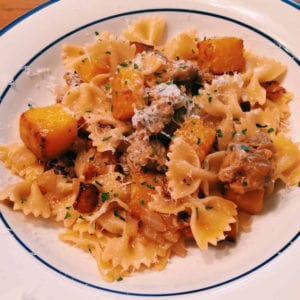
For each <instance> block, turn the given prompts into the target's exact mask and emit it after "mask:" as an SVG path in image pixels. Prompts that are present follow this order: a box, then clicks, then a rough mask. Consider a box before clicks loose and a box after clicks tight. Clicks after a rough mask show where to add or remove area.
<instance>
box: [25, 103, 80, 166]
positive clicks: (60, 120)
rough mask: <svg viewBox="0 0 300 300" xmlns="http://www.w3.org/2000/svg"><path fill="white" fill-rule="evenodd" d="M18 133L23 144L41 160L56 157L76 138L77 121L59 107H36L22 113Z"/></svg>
mask: <svg viewBox="0 0 300 300" xmlns="http://www.w3.org/2000/svg"><path fill="white" fill-rule="evenodd" d="M19 131H20V136H21V139H22V140H23V142H24V144H25V145H26V146H27V147H28V148H29V149H30V150H31V151H32V152H33V153H34V154H35V155H36V156H37V157H38V158H39V159H41V160H47V159H51V158H54V157H57V156H58V155H60V154H61V153H63V152H64V151H66V150H67V149H68V148H69V146H70V145H71V143H72V142H73V141H74V140H75V139H76V137H77V121H76V119H75V118H74V117H73V116H72V115H70V114H69V113H67V112H66V111H65V110H64V109H63V108H62V107H61V106H58V105H50V106H46V107H36V108H32V109H29V110H27V111H25V112H24V113H22V115H21V117H20V122H19Z"/></svg>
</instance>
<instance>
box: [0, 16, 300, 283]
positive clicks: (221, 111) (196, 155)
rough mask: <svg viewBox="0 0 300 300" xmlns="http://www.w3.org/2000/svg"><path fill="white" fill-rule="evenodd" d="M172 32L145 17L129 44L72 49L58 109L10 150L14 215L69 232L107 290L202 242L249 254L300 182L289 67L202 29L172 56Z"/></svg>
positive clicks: (124, 40)
mask: <svg viewBox="0 0 300 300" xmlns="http://www.w3.org/2000/svg"><path fill="white" fill-rule="evenodd" d="M165 33H166V21H165V20H164V19H163V18H162V17H159V16H154V17H145V18H143V19H139V20H137V21H135V22H133V23H131V24H130V25H129V26H128V28H126V29H124V32H123V35H122V36H118V37H116V36H114V35H113V34H110V33H109V32H103V33H100V34H99V33H97V35H96V37H95V41H94V42H92V43H90V44H87V45H65V46H64V47H63V50H62V52H63V53H62V57H63V65H64V67H65V74H64V76H63V78H64V86H63V87H62V88H60V89H59V92H58V94H57V96H56V100H55V102H56V103H53V105H50V106H48V107H30V109H29V110H28V111H25V112H24V113H23V114H22V116H21V118H20V134H21V138H22V143H19V144H18V143H14V144H11V145H1V146H0V159H1V161H2V162H3V163H4V166H5V167H6V168H8V169H10V170H11V172H12V173H14V174H16V175H18V176H19V177H20V178H21V181H20V182H19V183H17V184H12V185H9V186H7V187H5V188H3V189H2V191H1V193H0V200H1V201H2V203H3V204H6V203H11V204H12V207H13V209H14V210H21V211H22V212H23V213H24V214H25V215H29V214H32V215H33V216H35V217H42V218H45V219H53V220H55V221H57V222H59V223H60V224H61V225H62V226H64V227H66V231H65V232H64V233H61V234H60V236H59V237H60V239H61V240H62V241H65V242H68V243H70V244H72V245H75V246H78V247H80V248H82V249H83V250H84V251H86V252H88V253H90V254H91V255H92V256H93V258H94V259H95V260H96V262H97V265H98V268H99V271H100V273H101V275H102V276H103V278H104V279H105V280H107V281H114V280H120V279H122V278H123V277H125V276H128V275H129V274H131V273H132V272H136V271H142V270H145V269H156V270H162V269H164V268H165V266H166V265H167V263H168V261H169V259H170V257H171V256H172V255H180V256H185V255H187V252H188V247H187V246H186V242H187V241H188V240H191V241H194V242H195V244H196V245H197V246H198V247H199V248H200V249H201V250H204V249H207V248H208V247H211V246H216V247H217V246H218V245H219V243H221V242H222V241H231V242H237V241H238V237H239V234H241V233H242V231H244V230H245V229H247V230H248V229H249V218H250V216H251V215H253V214H259V213H260V212H261V211H262V210H263V207H264V199H265V197H266V196H268V195H270V194H271V193H272V192H273V188H274V185H275V183H276V181H278V180H281V181H282V182H284V183H285V184H287V185H296V184H298V182H299V180H300V151H299V147H298V146H297V144H296V143H294V142H293V141H291V140H290V139H289V138H288V137H287V135H286V127H285V126H282V125H283V124H287V122H288V118H289V115H290V113H289V107H288V103H289V101H290V100H291V99H292V95H291V93H289V92H288V91H286V90H285V88H284V87H283V86H282V85H281V81H280V79H281V78H282V75H283V74H284V73H285V72H286V71H287V69H286V67H285V66H284V65H283V64H281V63H280V62H278V61H275V60H273V59H270V58H265V57H259V56H256V55H255V54H253V53H251V52H249V51H246V50H245V49H244V43H243V40H242V39H240V38H238V37H219V38H218V37H217V38H206V39H203V40H200V39H199V38H198V37H197V31H196V30H193V29H189V30H187V31H185V32H182V33H180V34H178V35H177V36H176V37H174V38H172V39H170V40H169V41H167V42H165V43H164V44H162V42H161V41H162V40H163V38H164V35H165ZM41 116H42V117H41ZM265 217H267V216H265Z"/></svg>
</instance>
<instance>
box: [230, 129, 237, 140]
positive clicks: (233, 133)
mask: <svg viewBox="0 0 300 300" xmlns="http://www.w3.org/2000/svg"><path fill="white" fill-rule="evenodd" d="M235 135H236V131H235V130H233V131H232V132H231V138H234V137H235Z"/></svg>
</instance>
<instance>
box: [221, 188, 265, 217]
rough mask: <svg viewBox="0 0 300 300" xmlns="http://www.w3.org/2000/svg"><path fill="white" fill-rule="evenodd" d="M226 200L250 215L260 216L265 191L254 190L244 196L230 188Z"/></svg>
mask: <svg viewBox="0 0 300 300" xmlns="http://www.w3.org/2000/svg"><path fill="white" fill-rule="evenodd" d="M225 198H226V199H229V200H231V201H232V202H234V203H235V204H236V205H237V206H238V208H240V209H242V210H244V211H246V212H247V213H249V214H258V213H260V212H261V211H262V209H263V204H264V190H252V191H248V192H246V193H244V194H237V193H235V192H234V191H232V190H231V189H230V188H229V189H228V190H227V191H226V193H225Z"/></svg>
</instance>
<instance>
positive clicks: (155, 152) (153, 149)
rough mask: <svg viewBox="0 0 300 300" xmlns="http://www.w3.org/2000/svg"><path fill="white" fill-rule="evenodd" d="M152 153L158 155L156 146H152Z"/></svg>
mask: <svg viewBox="0 0 300 300" xmlns="http://www.w3.org/2000/svg"><path fill="white" fill-rule="evenodd" d="M151 149H152V152H153V153H154V154H157V148H156V147H155V146H154V145H151Z"/></svg>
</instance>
